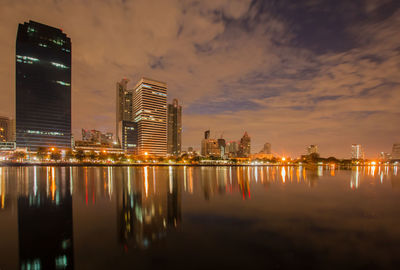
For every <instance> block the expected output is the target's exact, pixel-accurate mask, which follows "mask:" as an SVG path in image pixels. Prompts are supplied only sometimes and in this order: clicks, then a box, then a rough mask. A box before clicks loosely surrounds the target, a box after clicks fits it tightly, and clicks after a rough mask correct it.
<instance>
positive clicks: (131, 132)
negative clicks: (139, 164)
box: [121, 121, 138, 154]
mask: <svg viewBox="0 0 400 270" xmlns="http://www.w3.org/2000/svg"><path fill="white" fill-rule="evenodd" d="M121 125H122V141H121V143H122V144H121V148H122V149H124V150H125V151H127V152H131V153H133V154H137V144H138V128H137V127H138V125H137V123H135V122H133V121H121Z"/></svg>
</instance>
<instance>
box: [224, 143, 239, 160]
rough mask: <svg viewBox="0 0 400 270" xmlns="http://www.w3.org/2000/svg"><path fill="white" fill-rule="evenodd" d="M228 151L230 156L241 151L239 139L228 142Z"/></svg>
mask: <svg viewBox="0 0 400 270" xmlns="http://www.w3.org/2000/svg"><path fill="white" fill-rule="evenodd" d="M225 150H226V153H227V154H228V155H229V156H230V157H236V156H237V154H238V152H239V144H238V142H237V141H230V142H228V143H227V144H226V147H225Z"/></svg>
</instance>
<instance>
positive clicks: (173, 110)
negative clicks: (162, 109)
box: [167, 99, 182, 156]
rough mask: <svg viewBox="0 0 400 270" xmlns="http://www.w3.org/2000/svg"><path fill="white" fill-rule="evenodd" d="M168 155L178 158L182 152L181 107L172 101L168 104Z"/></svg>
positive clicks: (176, 101)
mask: <svg viewBox="0 0 400 270" xmlns="http://www.w3.org/2000/svg"><path fill="white" fill-rule="evenodd" d="M167 148H168V154H170V155H175V156H179V155H180V154H181V151H182V106H180V105H179V104H178V100H177V99H174V101H173V102H172V104H168V142H167Z"/></svg>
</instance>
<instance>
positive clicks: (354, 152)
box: [351, 144, 364, 159]
mask: <svg viewBox="0 0 400 270" xmlns="http://www.w3.org/2000/svg"><path fill="white" fill-rule="evenodd" d="M351 158H352V159H363V158H364V152H363V149H362V148H361V144H352V145H351Z"/></svg>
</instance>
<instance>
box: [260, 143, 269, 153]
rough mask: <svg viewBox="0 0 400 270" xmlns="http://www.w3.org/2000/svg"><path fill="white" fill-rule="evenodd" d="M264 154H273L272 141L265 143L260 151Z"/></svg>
mask: <svg viewBox="0 0 400 270" xmlns="http://www.w3.org/2000/svg"><path fill="white" fill-rule="evenodd" d="M260 153H262V154H267V155H270V154H272V152H271V144H270V143H265V144H264V147H263V149H262V150H261V151H260Z"/></svg>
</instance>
